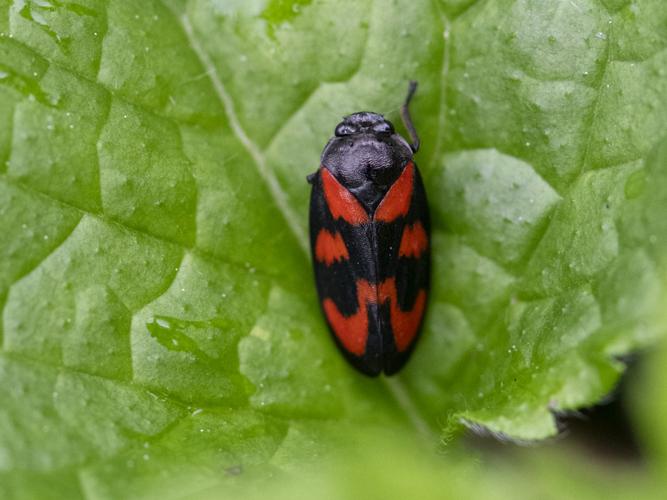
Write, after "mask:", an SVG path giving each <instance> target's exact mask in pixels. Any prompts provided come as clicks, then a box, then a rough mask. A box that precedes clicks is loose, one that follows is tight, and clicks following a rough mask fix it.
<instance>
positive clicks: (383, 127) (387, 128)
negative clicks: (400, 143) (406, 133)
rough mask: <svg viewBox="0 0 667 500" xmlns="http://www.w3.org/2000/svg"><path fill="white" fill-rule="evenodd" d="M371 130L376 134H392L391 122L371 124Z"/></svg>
mask: <svg viewBox="0 0 667 500" xmlns="http://www.w3.org/2000/svg"><path fill="white" fill-rule="evenodd" d="M373 132H376V133H378V134H393V133H394V127H392V126H391V123H388V122H380V123H378V124H377V125H374V126H373Z"/></svg>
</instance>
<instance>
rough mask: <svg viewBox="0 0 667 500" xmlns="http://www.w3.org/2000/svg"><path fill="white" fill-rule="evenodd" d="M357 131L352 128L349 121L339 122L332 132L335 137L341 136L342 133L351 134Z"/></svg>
mask: <svg viewBox="0 0 667 500" xmlns="http://www.w3.org/2000/svg"><path fill="white" fill-rule="evenodd" d="M356 131H357V129H356V128H354V127H353V126H352V125H350V124H349V123H345V122H343V123H339V124H338V126H337V127H336V131H335V132H334V133H335V134H336V137H342V136H344V135H352V134H354V133H355V132H356Z"/></svg>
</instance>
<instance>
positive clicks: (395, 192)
mask: <svg viewBox="0 0 667 500" xmlns="http://www.w3.org/2000/svg"><path fill="white" fill-rule="evenodd" d="M414 178H415V166H414V163H412V162H410V163H408V164H407V165H406V166H405V168H404V169H403V172H402V173H401V175H400V177H399V178H398V179H396V182H394V184H393V185H392V186H391V188H389V191H387V194H386V195H384V198H383V199H382V201H381V202H380V205H378V208H377V210H376V211H375V216H374V217H373V218H374V219H375V220H377V221H381V222H393V221H394V220H396V219H397V218H398V217H405V216H406V215H407V214H408V210H410V201H411V200H412V190H413V189H412V188H413V185H414Z"/></svg>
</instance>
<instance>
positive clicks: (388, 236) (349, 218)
mask: <svg viewBox="0 0 667 500" xmlns="http://www.w3.org/2000/svg"><path fill="white" fill-rule="evenodd" d="M416 89H417V82H410V85H409V88H408V94H407V97H406V99H405V102H404V103H403V105H402V107H401V118H402V120H403V123H404V125H405V128H406V129H407V131H408V133H409V135H410V140H411V141H412V143H411V144H408V142H407V141H406V140H405V139H404V138H403V137H401V136H400V135H399V134H397V133H396V132H395V131H394V126H393V125H392V124H391V122H390V121H388V120H386V119H385V118H384V117H383V116H382V115H380V114H377V113H371V112H366V111H363V112H359V113H354V114H352V115H349V116H346V117H345V118H344V119H343V121H342V122H340V123H339V124H338V125H337V126H336V129H335V133H334V134H335V135H334V137H332V138H331V139H330V140H329V142H328V143H327V145H326V146H325V148H324V151H323V152H322V157H321V162H320V163H321V165H320V168H319V169H318V170H317V171H316V172H315V173H313V174H311V175H309V176H308V182H309V183H310V184H311V185H312V193H311V197H310V243H311V250H312V255H313V266H314V270H315V282H316V285H317V291H318V294H319V298H320V305H321V307H322V311H323V313H324V316H325V318H326V320H327V323H328V325H329V329H330V330H331V333H332V334H333V338H334V340H335V341H336V344H337V345H338V347H339V348H340V349H341V351H342V353H343V355H344V356H345V357H346V358H347V360H348V361H349V362H350V363H351V364H352V365H353V366H354V367H355V368H357V369H358V370H359V371H361V372H363V373H365V374H366V375H370V376H376V375H379V374H380V373H381V372H383V371H384V373H385V374H387V375H391V374H393V373H396V372H397V371H399V370H400V369H401V368H402V367H403V365H404V364H405V363H406V361H407V360H408V358H409V357H410V354H411V352H412V349H413V348H414V345H415V341H416V340H417V337H418V336H419V330H420V328H421V323H422V319H423V317H424V312H425V310H426V301H427V296H428V290H429V281H430V244H429V243H430V222H429V211H428V203H427V201H426V191H425V190H424V184H423V182H422V179H421V176H420V174H419V170H418V169H417V165H415V163H414V160H413V155H414V154H415V153H416V152H417V150H418V149H419V136H418V135H417V132H416V130H415V127H414V125H413V124H412V120H411V118H410V111H409V105H410V101H411V99H412V97H413V95H414V93H415V91H416Z"/></svg>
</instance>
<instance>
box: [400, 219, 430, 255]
mask: <svg viewBox="0 0 667 500" xmlns="http://www.w3.org/2000/svg"><path fill="white" fill-rule="evenodd" d="M426 249H428V235H427V234H426V230H425V229H424V226H422V225H421V222H419V221H417V222H415V223H414V224H412V225H411V226H405V229H403V235H402V236H401V246H400V247H399V248H398V256H399V257H414V258H415V259H418V258H419V257H421V255H422V254H423V253H424V252H426Z"/></svg>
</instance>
